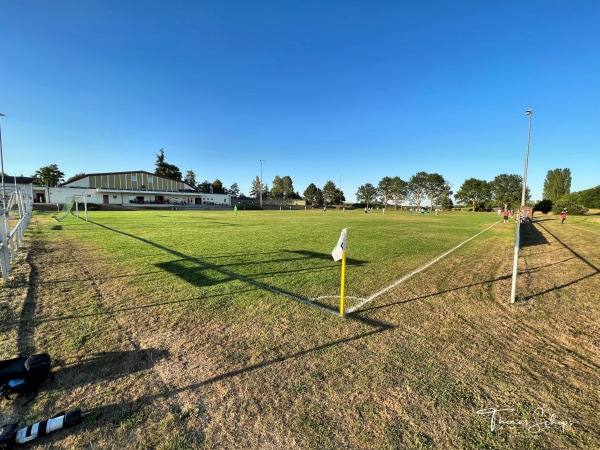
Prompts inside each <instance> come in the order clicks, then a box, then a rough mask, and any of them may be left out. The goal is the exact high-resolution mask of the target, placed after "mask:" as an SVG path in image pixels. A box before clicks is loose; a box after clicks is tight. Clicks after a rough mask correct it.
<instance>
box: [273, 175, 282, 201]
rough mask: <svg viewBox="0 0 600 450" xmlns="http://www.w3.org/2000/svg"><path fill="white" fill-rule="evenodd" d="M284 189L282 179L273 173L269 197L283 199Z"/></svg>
mask: <svg viewBox="0 0 600 450" xmlns="http://www.w3.org/2000/svg"><path fill="white" fill-rule="evenodd" d="M284 192H285V189H284V186H283V179H282V178H281V177H280V176H279V175H275V178H274V179H273V184H272V185H271V197H272V198H275V199H283V195H284Z"/></svg>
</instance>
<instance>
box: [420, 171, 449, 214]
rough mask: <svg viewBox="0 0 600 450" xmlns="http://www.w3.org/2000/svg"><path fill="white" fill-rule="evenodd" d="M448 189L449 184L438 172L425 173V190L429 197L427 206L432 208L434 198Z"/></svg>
mask: <svg viewBox="0 0 600 450" xmlns="http://www.w3.org/2000/svg"><path fill="white" fill-rule="evenodd" d="M448 191H450V185H449V184H448V182H447V181H446V180H445V179H444V177H443V176H441V175H440V174H439V173H429V174H427V177H426V180H425V192H426V193H427V198H429V206H431V207H432V208H433V206H434V205H433V204H434V202H435V199H436V198H438V197H440V196H442V195H443V194H444V193H445V192H448Z"/></svg>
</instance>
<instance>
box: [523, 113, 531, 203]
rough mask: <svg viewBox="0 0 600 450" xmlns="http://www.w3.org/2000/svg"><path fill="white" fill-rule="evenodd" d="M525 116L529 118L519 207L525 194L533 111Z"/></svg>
mask: <svg viewBox="0 0 600 450" xmlns="http://www.w3.org/2000/svg"><path fill="white" fill-rule="evenodd" d="M525 114H526V115H528V116H529V131H528V132H527V154H526V155H525V173H524V174H523V192H522V193H521V206H525V192H526V191H527V165H528V164H529V144H530V142H531V119H532V118H533V111H532V110H531V109H528V110H527V111H525Z"/></svg>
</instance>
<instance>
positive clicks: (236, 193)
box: [229, 183, 240, 197]
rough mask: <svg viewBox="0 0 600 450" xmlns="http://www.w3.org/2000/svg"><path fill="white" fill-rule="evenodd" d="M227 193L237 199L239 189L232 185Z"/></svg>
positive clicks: (236, 185)
mask: <svg viewBox="0 0 600 450" xmlns="http://www.w3.org/2000/svg"><path fill="white" fill-rule="evenodd" d="M229 193H230V194H231V195H232V196H233V197H239V196H240V187H239V186H238V184H237V183H233V184H232V185H231V187H230V188H229Z"/></svg>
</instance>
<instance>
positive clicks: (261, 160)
mask: <svg viewBox="0 0 600 450" xmlns="http://www.w3.org/2000/svg"><path fill="white" fill-rule="evenodd" d="M259 161H260V207H261V208H262V190H263V182H262V163H263V161H264V159H260V160H259Z"/></svg>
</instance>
